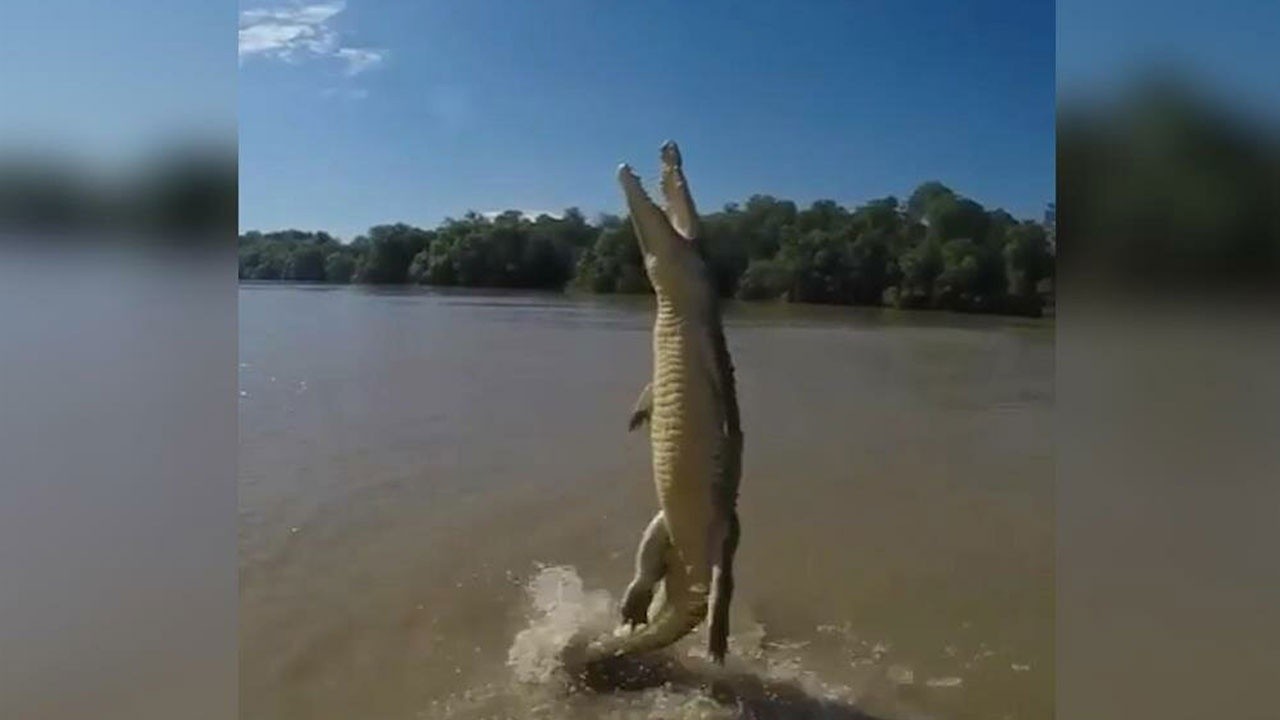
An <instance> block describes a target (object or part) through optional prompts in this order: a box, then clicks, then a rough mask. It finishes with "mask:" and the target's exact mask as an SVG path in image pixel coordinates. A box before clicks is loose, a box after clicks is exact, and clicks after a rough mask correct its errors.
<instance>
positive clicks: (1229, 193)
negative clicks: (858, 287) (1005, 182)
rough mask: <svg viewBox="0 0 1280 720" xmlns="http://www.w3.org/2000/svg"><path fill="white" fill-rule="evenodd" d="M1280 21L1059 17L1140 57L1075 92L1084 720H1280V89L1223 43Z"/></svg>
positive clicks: (1065, 566) (1074, 682)
mask: <svg viewBox="0 0 1280 720" xmlns="http://www.w3.org/2000/svg"><path fill="white" fill-rule="evenodd" d="M1276 10H1277V7H1276V6H1275V5H1273V4H1266V3H1255V4H1253V5H1252V6H1246V5H1245V4H1243V3H1232V2H1228V3H1223V4H1214V5H1210V4H1205V5H1203V6H1202V7H1200V8H1199V9H1195V8H1190V9H1189V7H1188V6H1187V5H1186V4H1181V5H1177V7H1173V6H1166V5H1163V4H1158V3H1137V2H1133V1H1132V0H1119V1H1118V2H1117V3H1115V4H1114V5H1108V6H1106V7H1102V6H1097V7H1093V6H1090V5H1089V4H1086V3H1078V2H1068V1H1066V0H1064V2H1061V3H1059V5H1058V11H1059V23H1060V25H1059V47H1060V48H1061V47H1064V46H1066V47H1072V48H1087V49H1088V52H1094V51H1095V50H1094V49H1093V48H1092V47H1091V45H1092V43H1093V42H1094V41H1097V42H1098V43H1099V45H1100V46H1105V47H1107V48H1114V47H1116V46H1120V47H1123V48H1125V49H1127V50H1129V52H1128V53H1127V59H1126V62H1125V63H1124V64H1123V65H1121V64H1120V63H1119V62H1117V64H1116V67H1115V68H1114V72H1113V73H1111V74H1110V75H1108V74H1107V73H1105V72H1098V73H1097V75H1096V76H1094V77H1090V78H1087V79H1083V81H1082V79H1081V78H1072V77H1064V76H1062V75H1061V74H1060V77H1059V115H1058V123H1059V124H1058V150H1057V152H1058V168H1057V173H1058V188H1057V208H1058V243H1059V274H1058V292H1059V296H1058V322H1057V358H1056V363H1057V370H1056V372H1057V378H1056V386H1057V394H1056V397H1057V398H1058V400H1057V403H1058V405H1057V410H1056V412H1057V416H1058V433H1057V443H1056V445H1057V453H1058V460H1057V477H1056V486H1057V503H1056V506H1057V544H1058V556H1057V578H1058V580H1057V597H1056V602H1057V620H1058V622H1057V634H1056V646H1057V663H1056V664H1057V683H1056V695H1057V709H1058V710H1057V715H1058V717H1061V718H1073V719H1074V718H1091V719H1094V718H1125V719H1131V718H1160V719H1161V720H1175V719H1181V718H1205V717H1215V718H1219V717H1220V718H1233V719H1234V720H1243V719H1244V718H1250V719H1254V718H1257V719H1261V718H1273V717H1277V716H1278V715H1280V711H1277V709H1276V706H1277V702H1276V701H1275V700H1274V698H1272V697H1271V694H1272V693H1271V686H1272V685H1273V684H1274V681H1275V679H1276V678H1277V677H1280V650H1277V649H1276V643H1275V639H1276V638H1280V563H1277V562H1276V559H1275V552H1276V549H1277V548H1278V547H1280V522H1278V521H1280V517H1278V516H1277V512H1280V446H1278V444H1277V443H1276V438H1277V437H1280V373H1277V368H1280V329H1278V328H1280V324H1278V323H1277V317H1278V316H1277V310H1278V309H1280V308H1278V306H1277V302H1276V300H1277V297H1276V295H1277V289H1278V288H1280V284H1278V283H1277V280H1278V279H1280V272H1278V271H1280V131H1278V129H1280V117H1278V116H1277V114H1276V113H1275V112H1273V111H1274V109H1276V108H1280V102H1276V100H1277V99H1280V84H1276V83H1275V82H1274V81H1273V82H1271V83H1270V84H1267V83H1265V82H1264V83H1262V84H1260V85H1259V84H1257V83H1254V84H1253V85H1252V86H1251V87H1252V93H1247V94H1246V93H1245V92H1244V91H1242V90H1241V88H1242V87H1250V86H1249V83H1248V79H1249V78H1255V79H1256V77H1257V75H1256V73H1255V72H1254V70H1255V68H1254V66H1253V64H1254V63H1256V62H1258V58H1257V57H1256V56H1252V55H1251V56H1249V57H1244V56H1242V57H1240V58H1239V60H1238V62H1235V63H1234V65H1233V64H1232V62H1228V61H1227V60H1226V59H1224V55H1225V54H1228V53H1229V52H1230V47H1225V46H1223V44H1222V41H1221V38H1222V37H1223V36H1224V35H1225V36H1228V37H1230V36H1234V37H1237V38H1238V39H1239V40H1240V42H1241V44H1242V45H1243V44H1245V41H1246V40H1249V39H1251V38H1253V36H1254V34H1255V33H1258V32H1263V30H1262V28H1275V27H1277V26H1278V25H1277V22H1280V13H1278V12H1276ZM1090 11H1093V12H1092V13H1091V12H1090ZM1170 14H1177V15H1178V16H1179V17H1183V18H1184V20H1187V22H1185V23H1184V24H1181V27H1180V28H1179V23H1177V22H1170V21H1168V17H1167V16H1168V15H1170ZM1064 15H1069V16H1070V21H1069V22H1065V23H1064V22H1063V18H1064ZM1254 15H1256V16H1257V17H1254V18H1252V22H1250V18H1251V16H1254ZM1118 18H1126V19H1130V20H1133V21H1134V24H1133V25H1132V26H1130V27H1125V26H1122V24H1121V21H1120V20H1118ZM1195 18H1198V20H1195ZM1223 18H1231V22H1232V23H1233V24H1231V25H1229V26H1228V25H1226V24H1225V23H1224V20H1223ZM1068 29H1069V30H1068ZM1210 29H1212V30H1213V31H1214V34H1213V35H1212V37H1215V38H1217V39H1218V40H1217V42H1215V43H1212V44H1211V45H1210V44H1209V43H1206V41H1205V40H1204V37H1207V36H1208V32H1207V31H1208V30H1210ZM1068 31H1069V32H1071V33H1075V34H1076V36H1074V37H1071V38H1068V39H1067V40H1068V42H1063V33H1064V32H1068ZM1130 32H1132V34H1133V37H1132V38H1130V37H1129V33H1130ZM1153 35H1159V37H1153ZM1143 48H1151V50H1150V51H1149V52H1145V54H1144V51H1143ZM1277 48H1280V46H1277ZM1210 50H1212V54H1213V60H1212V62H1211V61H1210V60H1209V59H1208V58H1207V57H1206V55H1207V54H1208V52H1209V51H1210ZM1098 52H1103V51H1102V50H1098ZM1076 60H1078V58H1070V57H1064V56H1063V55H1062V54H1061V53H1060V54H1059V67H1060V68H1062V67H1064V66H1067V67H1075V66H1077V65H1078V63H1076V62H1074V61H1076ZM1271 63H1272V66H1273V67H1280V53H1277V54H1273V58H1272V60H1271ZM1095 69H1096V68H1095ZM1060 73H1061V71H1060ZM1064 88H1069V90H1070V91H1069V92H1064V91H1063V89H1064ZM1268 108H1270V109H1272V110H1270V111H1269V110H1268Z"/></svg>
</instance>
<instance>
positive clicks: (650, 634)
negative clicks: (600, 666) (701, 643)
mask: <svg viewBox="0 0 1280 720" xmlns="http://www.w3.org/2000/svg"><path fill="white" fill-rule="evenodd" d="M682 595H683V596H682V597H680V598H678V599H673V598H671V597H670V596H668V598H667V601H666V602H665V603H663V605H662V609H660V610H659V611H658V615H657V617H655V618H654V619H653V620H652V621H650V622H649V623H648V624H647V625H645V626H644V627H642V628H640V629H639V630H637V631H635V632H633V633H631V634H630V635H624V636H621V637H608V638H605V639H603V640H601V641H598V642H596V643H593V644H592V646H591V647H590V648H588V651H587V652H588V660H589V661H592V660H603V659H606V658H611V657H618V656H621V655H632V654H635V653H642V652H648V651H650V650H659V649H661V648H664V647H666V646H668V645H670V644H672V643H674V642H675V641H677V640H679V639H680V638H682V637H684V636H685V635H688V634H689V633H691V632H693V629H694V628H696V627H698V625H699V624H700V623H701V622H702V621H703V619H705V618H706V616H707V594H706V593H697V592H689V593H684V594H682Z"/></svg>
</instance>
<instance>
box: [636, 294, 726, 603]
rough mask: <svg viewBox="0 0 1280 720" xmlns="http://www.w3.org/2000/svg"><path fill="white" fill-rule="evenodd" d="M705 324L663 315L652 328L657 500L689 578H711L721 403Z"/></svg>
mask: <svg viewBox="0 0 1280 720" xmlns="http://www.w3.org/2000/svg"><path fill="white" fill-rule="evenodd" d="M706 337H708V336H707V334H706V331H705V329H703V328H698V327H690V326H688V325H687V324H681V323H674V322H673V323H663V322H662V321H661V319H660V321H659V323H658V324H657V326H656V327H655V332H654V380H653V413H652V415H651V416H650V438H651V443H652V451H653V476H654V482H655V485H656V486H657V491H658V501H659V503H660V504H661V506H662V510H663V513H664V514H665V515H666V520H667V529H668V531H669V532H670V535H671V541H672V545H673V546H674V548H675V550H676V552H677V555H678V557H679V560H680V561H681V563H682V564H683V565H684V569H685V570H686V572H687V577H688V578H689V580H690V581H691V582H692V583H694V584H697V585H701V584H704V583H709V582H710V573H711V553H712V548H711V541H712V530H713V526H714V523H715V517H714V514H715V503H714V498H713V495H712V490H713V486H714V485H715V484H716V483H717V481H718V479H719V475H720V462H721V457H722V453H723V443H724V436H723V432H722V427H723V418H724V414H723V408H722V407H721V402H720V398H719V396H718V390H717V388H716V386H715V380H714V376H713V374H712V372H711V368H712V366H711V365H710V364H709V360H710V358H709V357H708V356H707V351H708V349H709V346H708V345H707V342H706Z"/></svg>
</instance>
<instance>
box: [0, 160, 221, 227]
mask: <svg viewBox="0 0 1280 720" xmlns="http://www.w3.org/2000/svg"><path fill="white" fill-rule="evenodd" d="M236 185H237V159H236V152H235V149H234V148H230V147H222V146H218V145H213V144H208V143H202V144H190V145H183V146H179V147H172V148H169V149H167V150H165V151H163V152H160V153H157V154H156V155H155V156H153V157H151V158H149V159H148V160H146V161H145V162H143V163H141V164H139V165H137V166H135V167H133V168H129V169H120V168H111V169H105V168H102V167H92V166H90V165H88V164H82V163H78V162H76V161H73V160H70V159H67V158H56V157H48V156H39V155H31V156H22V155H17V154H12V153H10V154H7V155H5V156H3V157H0V234H2V235H3V236H5V237H6V238H9V239H27V240H32V239H36V240H39V239H44V238H49V237H59V238H63V239H85V238H89V237H92V238H102V237H103V236H119V237H125V238H131V239H160V240H163V241H166V242H174V241H185V240H189V239H191V238H203V239H206V240H210V239H214V238H218V239H221V241H222V242H226V241H227V240H228V239H229V238H230V237H231V235H232V234H233V233H234V232H235V227H236V222H237V200H238V197H237V189H236Z"/></svg>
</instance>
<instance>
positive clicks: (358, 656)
mask: <svg viewBox="0 0 1280 720" xmlns="http://www.w3.org/2000/svg"><path fill="white" fill-rule="evenodd" d="M652 314H653V308H652V300H651V298H647V297H633V298H601V297H586V298H582V297H567V296H561V295H539V294H498V293H466V292H453V293H442V292H432V291H425V290H416V289H397V290H387V291H376V290H370V289H365V288H355V287H342V288H326V287H301V286H289V285H255V284H245V285H242V286H241V289H240V352H239V355H240V370H239V387H240V399H239V422H240V471H239V548H240V597H241V606H240V648H241V662H240V686H241V690H240V691H241V715H242V717H244V718H249V719H254V720H256V719H260V718H261V719H266V718H335V719H339V718H340V719H342V720H357V719H359V720H375V719H379V720H380V719H386V720H391V719H398V718H406V719H407V718H415V719H416V718H457V719H459V720H471V719H477V720H478V719H480V718H548V719H560V718H565V719H568V720H573V719H576V718H584V719H585V718H619V719H622V718H666V719H671V718H740V717H741V718H774V717H777V718H792V717H815V718H819V717H821V718H841V719H844V720H851V719H854V718H863V719H865V718H883V719H885V720H889V719H891V718H955V719H969V718H973V719H975V720H976V719H978V718H983V719H987V720H1043V719H1047V718H1051V717H1052V716H1053V671H1054V668H1053V656H1054V653H1053V610H1054V605H1053V599H1054V552H1053V440H1052V430H1051V420H1052V414H1053V404H1054V397H1053V357H1054V342H1053V325H1052V323H1051V322H1047V321H1029V320H1022V319H1012V318H995V317H976V316H962V315H951V314H944V313H903V312H895V311H889V310H878V309H855V308H829V307H810V306H798V305H773V304H768V305H762V304H730V305H729V306H728V307H727V309H726V323H727V330H726V332H727V335H728V342H729V347H730V350H731V351H732V353H733V357H734V361H735V364H736V366H737V368H738V385H739V396H740V403H741V407H742V417H743V427H744V431H745V436H746V450H745V454H744V470H743V478H742V494H741V500H740V512H741V518H742V526H743V538H742V543H741V546H740V549H739V553H738V556H737V557H738V560H737V591H736V595H735V599H734V606H733V612H732V628H733V634H732V637H731V644H730V658H729V661H728V664H727V666H726V667H725V668H724V669H723V670H717V669H716V668H714V667H713V666H711V665H710V664H709V663H708V662H707V660H706V658H705V655H704V653H703V652H702V648H703V647H704V645H705V642H706V640H705V638H706V631H705V628H704V629H700V630H699V631H698V632H696V633H695V634H694V635H692V636H690V637H689V638H687V639H685V640H684V641H682V642H680V643H679V644H677V645H676V646H675V647H674V648H672V649H670V650H669V651H668V652H667V653H666V654H664V655H662V656H660V659H661V662H660V663H659V662H658V661H654V662H653V663H650V664H649V665H646V666H644V667H640V668H636V670H637V674H636V676H635V677H636V678H639V679H637V680H635V681H634V682H621V681H619V682H616V683H615V684H613V685H610V684H609V683H608V682H606V683H605V684H603V685H601V684H600V683H596V684H593V685H592V686H590V687H582V686H581V685H577V684H572V683H570V682H568V681H567V680H566V679H565V678H564V677H563V674H562V673H561V672H560V669H559V666H558V658H559V651H560V649H561V648H562V647H563V646H564V644H565V642H566V640H567V638H569V637H570V636H571V635H573V634H575V633H581V632H587V633H590V632H604V631H608V630H609V629H610V628H611V627H612V624H613V623H614V617H615V612H616V602H617V600H618V597H619V595H620V594H621V591H622V589H623V588H624V587H625V585H626V582H627V581H628V580H629V577H630V573H631V569H632V556H633V553H634V551H635V546H636V543H637V541H638V539H639V536H640V532H641V530H642V529H643V528H644V526H645V524H646V522H647V521H648V519H649V518H650V517H651V516H652V514H653V512H654V511H655V508H656V496H655V492H654V488H653V485H652V480H651V478H650V474H649V473H650V468H649V459H648V443H647V438H646V437H645V434H644V433H642V432H636V433H628V432H627V431H626V423H627V419H628V415H629V413H630V409H631V407H632V405H633V403H634V401H635V399H636V395H637V394H638V392H639V391H640V389H641V387H642V386H643V385H644V384H645V382H646V381H647V378H648V376H649V374H650V371H651V362H652V359H651V355H650V353H651V350H650V335H649V330H650V326H651V323H652Z"/></svg>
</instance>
